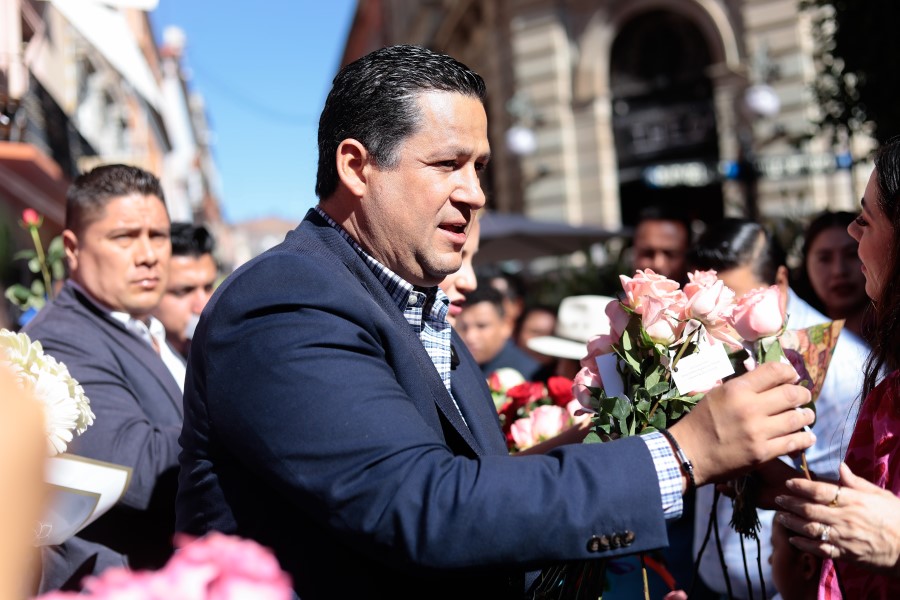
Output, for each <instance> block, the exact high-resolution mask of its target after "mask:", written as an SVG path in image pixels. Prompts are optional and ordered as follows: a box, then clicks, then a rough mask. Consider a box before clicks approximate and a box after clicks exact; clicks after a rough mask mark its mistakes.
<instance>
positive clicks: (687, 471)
mask: <svg viewBox="0 0 900 600" xmlns="http://www.w3.org/2000/svg"><path fill="white" fill-rule="evenodd" d="M659 432H660V433H661V434H662V435H663V437H665V438H666V440H667V441H668V442H669V446H671V448H672V454H674V455H675V460H676V461H677V462H678V466H679V467H680V468H681V492H682V493H686V492H687V491H689V490H692V489H697V480H696V478H695V477H694V463H692V462H691V459H690V458H688V456H687V454H685V452H684V450H682V448H681V445H680V444H679V443H678V440H676V439H675V436H674V435H672V432H671V431H669V430H668V429H660V430H659Z"/></svg>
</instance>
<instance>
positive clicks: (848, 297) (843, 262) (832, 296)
mask: <svg viewBox="0 0 900 600" xmlns="http://www.w3.org/2000/svg"><path fill="white" fill-rule="evenodd" d="M858 246H859V244H857V243H856V240H854V239H853V238H852V237H850V234H849V233H847V229H846V228H844V227H842V226H840V225H835V226H834V227H829V228H828V229H825V230H823V231H820V232H819V234H818V235H817V236H816V238H815V239H814V240H812V243H811V244H810V245H809V250H808V252H807V255H806V272H807V274H808V275H809V281H810V283H811V284H812V287H813V290H814V291H815V293H816V296H818V297H819V300H821V301H822V304H824V305H825V312H827V313H828V316H829V317H831V318H833V319H841V318H844V317H846V316H848V315H849V314H852V313H854V312H856V311H857V310H860V309H862V308H863V307H864V306H865V304H866V302H867V301H868V298H867V297H866V278H865V277H864V276H863V273H862V262H861V261H860V260H859V256H858V255H857V248H858Z"/></svg>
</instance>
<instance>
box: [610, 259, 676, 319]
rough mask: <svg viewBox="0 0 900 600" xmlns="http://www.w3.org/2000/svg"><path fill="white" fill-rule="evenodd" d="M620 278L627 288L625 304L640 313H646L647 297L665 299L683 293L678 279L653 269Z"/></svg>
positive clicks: (624, 287)
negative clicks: (658, 273)
mask: <svg viewBox="0 0 900 600" xmlns="http://www.w3.org/2000/svg"><path fill="white" fill-rule="evenodd" d="M619 280H620V281H621V282H622V289H623V290H625V304H627V305H628V307H629V308H631V309H632V310H633V311H634V312H636V313H638V314H639V315H640V314H643V313H644V307H645V306H646V303H647V298H657V299H663V298H670V297H672V296H675V295H683V292H682V291H681V290H680V289H679V287H680V286H679V285H678V282H677V281H672V280H671V279H668V278H667V277H664V276H663V275H657V274H656V273H654V272H653V269H644V270H638V271H636V272H635V274H634V277H633V278H631V277H626V276H625V275H620V276H619Z"/></svg>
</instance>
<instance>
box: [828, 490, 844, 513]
mask: <svg viewBox="0 0 900 600" xmlns="http://www.w3.org/2000/svg"><path fill="white" fill-rule="evenodd" d="M840 497H841V486H840V485H838V486H837V491H836V492H835V493H834V498H832V499H831V502H829V503H828V506H830V507H831V508H837V505H838V498H840Z"/></svg>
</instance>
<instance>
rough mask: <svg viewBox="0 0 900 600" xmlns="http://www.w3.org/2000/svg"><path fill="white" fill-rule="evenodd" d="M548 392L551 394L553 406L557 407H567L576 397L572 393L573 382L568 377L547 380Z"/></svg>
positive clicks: (556, 376)
mask: <svg viewBox="0 0 900 600" xmlns="http://www.w3.org/2000/svg"><path fill="white" fill-rule="evenodd" d="M547 390H548V391H549V392H550V399H551V400H553V404H555V405H557V406H562V407H565V406H566V405H568V404H569V402H571V401H572V400H574V399H575V395H574V394H573V393H572V380H571V379H569V378H568V377H560V376H558V375H554V376H553V377H550V378H549V379H547Z"/></svg>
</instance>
